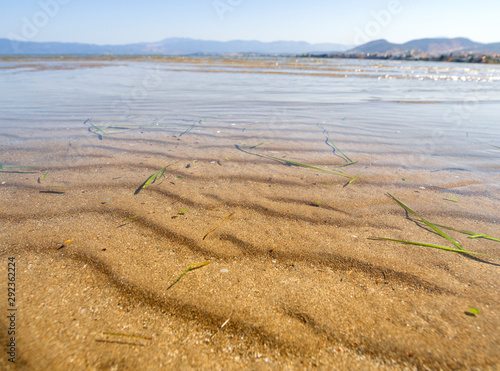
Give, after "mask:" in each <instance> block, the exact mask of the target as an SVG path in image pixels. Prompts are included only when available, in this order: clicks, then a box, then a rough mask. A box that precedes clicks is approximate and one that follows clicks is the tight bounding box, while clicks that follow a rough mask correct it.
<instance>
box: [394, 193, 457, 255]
mask: <svg viewBox="0 0 500 371" xmlns="http://www.w3.org/2000/svg"><path fill="white" fill-rule="evenodd" d="M387 195H388V196H390V197H391V198H392V199H393V200H394V201H396V202H397V203H398V205H399V206H401V207H402V208H403V209H405V210H406V211H407V212H409V213H410V214H413V215H415V216H417V217H418V218H420V220H421V221H422V222H423V223H424V224H425V225H427V226H428V227H429V228H431V229H432V230H433V231H434V232H436V233H437V234H439V235H440V236H441V237H443V238H446V239H447V240H448V241H450V242H451V243H452V244H453V245H455V246H456V247H458V248H459V249H460V250H463V248H462V245H461V244H460V243H458V242H457V241H455V240H454V239H453V238H451V237H450V236H448V235H447V234H446V233H444V232H443V231H442V230H441V229H439V228H438V227H437V226H436V225H435V224H432V223H431V222H429V221H428V220H426V219H424V218H422V217H421V216H420V215H419V214H418V213H417V212H415V211H413V210H412V209H410V208H409V207H408V206H406V205H405V204H404V203H402V202H401V201H399V200H398V199H397V198H396V197H394V196H393V195H391V194H390V193H387Z"/></svg>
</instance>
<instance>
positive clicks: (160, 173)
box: [142, 165, 170, 188]
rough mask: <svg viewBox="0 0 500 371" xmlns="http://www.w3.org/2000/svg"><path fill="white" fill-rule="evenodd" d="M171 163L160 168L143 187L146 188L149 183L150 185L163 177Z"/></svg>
mask: <svg viewBox="0 0 500 371" xmlns="http://www.w3.org/2000/svg"><path fill="white" fill-rule="evenodd" d="M169 166H170V165H167V166H165V167H164V168H162V169H160V170H158V171H157V172H156V173H154V174H153V175H151V176H150V177H149V178H148V180H146V183H144V185H143V186H142V188H146V187H147V186H148V185H150V184H151V183H154V182H156V181H157V180H158V179H161V177H163V175H164V174H165V170H167V167H169Z"/></svg>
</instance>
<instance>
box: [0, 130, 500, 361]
mask: <svg viewBox="0 0 500 371" xmlns="http://www.w3.org/2000/svg"><path fill="white" fill-rule="evenodd" d="M325 127H326V128H327V129H328V130H329V132H330V134H331V137H332V140H333V141H334V142H335V144H337V145H338V146H339V147H340V148H341V150H342V151H343V152H344V153H346V154H347V155H348V156H349V157H350V158H352V159H353V160H357V161H358V162H357V163H356V164H352V165H349V166H347V167H343V168H340V169H342V171H344V172H345V173H346V174H349V175H351V176H354V175H357V174H361V175H360V177H359V178H358V179H356V181H354V182H353V183H352V184H349V185H346V184H347V182H348V181H349V178H346V177H341V176H337V175H334V174H330V173H326V172H320V171H317V170H315V169H311V168H304V167H298V166H292V165H290V164H286V163H283V162H279V161H276V160H273V159H270V158H266V157H259V156H256V155H254V154H255V153H257V154H265V155H268V156H273V157H277V158H284V159H287V160H289V161H298V162H301V163H305V164H310V165H313V166H315V167H319V168H322V169H329V170H335V171H337V170H338V169H339V168H338V167H336V166H334V165H335V164H340V163H342V162H343V161H344V160H343V159H342V158H341V156H338V154H339V153H338V151H337V152H336V153H334V151H333V150H332V148H330V147H329V146H328V145H327V144H326V143H325V135H324V133H322V131H321V130H319V129H318V128H317V127H315V128H314V129H315V130H312V129H311V128H310V127H307V126H305V125H304V126H303V127H295V128H294V129H293V130H287V129H286V128H285V127H281V128H276V129H275V130H274V131H272V132H266V127H265V125H262V126H258V125H256V126H253V127H243V125H240V124H238V125H236V126H233V127H227V126H223V125H222V126H217V125H215V124H212V123H210V122H208V123H204V124H203V125H200V126H196V127H193V128H192V130H190V131H188V132H186V133H185V134H183V135H180V134H182V133H183V132H184V130H183V129H182V130H177V131H172V130H164V131H163V130H143V132H142V133H140V132H139V131H131V132H128V133H124V134H121V135H111V136H105V137H103V139H102V140H99V139H98V137H97V136H96V135H93V134H90V133H88V132H87V131H86V128H81V129H78V130H77V131H76V132H75V133H74V134H75V135H76V139H75V138H74V139H71V140H70V141H68V139H67V138H58V137H56V138H54V139H50V140H48V139H45V140H43V141H37V140H36V139H33V140H31V141H28V142H26V143H24V142H22V141H18V142H16V143H15V144H11V145H8V144H4V145H3V146H2V147H1V151H2V155H3V157H2V161H3V164H4V166H6V165H9V164H10V165H13V164H23V165H31V164H33V165H36V166H38V167H37V168H21V169H7V168H4V169H3V170H0V183H1V185H0V197H1V199H2V203H1V205H0V210H1V215H0V218H1V224H0V241H1V243H0V252H1V257H2V264H1V265H0V267H1V268H0V272H1V275H2V282H4V283H3V285H5V282H6V280H5V278H4V277H6V275H7V273H6V272H7V259H8V258H9V257H15V259H16V269H17V281H16V282H17V289H16V304H17V307H18V312H17V313H18V319H17V321H18V322H17V326H18V327H17V334H16V346H17V358H16V365H15V366H16V367H17V369H27V370H49V369H50V370H70V369H75V370H78V369H89V370H93V369H95V370H135V369H142V370H158V369H190V368H201V369H226V370H227V369H249V368H250V369H299V368H300V369H302V368H306V369H310V368H315V367H318V368H322V369H365V370H368V369H370V370H371V369H379V370H399V369H469V370H472V369H476V370H488V369H491V370H493V369H496V368H498V367H499V365H500V351H499V349H500V332H499V331H498V329H499V328H500V312H499V311H498V308H500V295H499V292H500V291H499V288H500V274H499V269H500V267H499V260H498V259H492V258H487V257H480V256H476V257H474V256H472V255H465V254H456V253H453V252H447V251H441V250H437V249H432V248H428V247H421V246H409V245H403V244H398V243H395V242H389V241H376V240H372V239H370V237H374V236H376V237H386V238H395V239H403V240H410V241H421V242H426V243H431V244H438V245H444V246H449V247H453V245H452V244H451V243H449V242H448V241H446V240H445V239H443V238H442V237H440V236H439V235H437V234H435V233H432V232H431V231H429V230H428V229H426V228H424V227H422V226H419V225H418V224H417V223H415V222H412V221H410V220H409V219H408V218H406V215H405V211H404V210H403V209H402V208H401V207H400V206H398V205H397V204H396V203H395V202H394V200H392V199H391V198H390V197H388V196H387V195H386V193H388V192H389V193H391V194H392V195H394V196H395V197H397V198H398V199H399V200H401V201H403V202H404V203H406V204H407V205H409V206H410V207H411V208H413V210H415V211H417V212H419V213H420V214H421V215H422V216H423V217H424V218H426V219H427V220H430V221H432V222H434V223H438V224H442V225H447V226H451V227H454V228H456V229H464V230H472V231H474V232H477V233H488V234H491V235H492V236H495V237H499V235H500V228H499V225H498V223H499V222H500V219H499V214H498V201H499V193H498V184H500V176H499V175H498V166H499V162H498V153H499V151H498V149H496V148H494V147H491V146H487V145H484V144H481V143H477V142H468V143H472V144H469V145H468V147H467V155H464V152H463V146H461V143H460V141H457V142H448V144H447V145H443V146H442V147H440V148H439V150H437V151H436V152H434V154H433V155H426V152H425V151H422V150H421V147H420V142H419V139H418V138H416V137H415V136H412V135H408V136H407V137H404V138H401V136H398V134H395V133H396V132H395V131H394V132H393V131H391V130H390V128H388V130H387V133H386V134H385V135H383V136H381V137H379V138H378V140H377V141H373V140H371V139H370V137H369V136H368V135H367V136H365V137H364V136H362V135H358V136H356V135H351V134H349V132H348V131H346V130H341V128H339V127H336V126H334V125H330V126H329V125H325ZM185 128H186V129H188V128H189V126H186V127H185ZM245 129H246V130H245ZM460 140H466V139H460ZM262 141H266V142H265V143H264V144H262V145H260V146H258V147H255V148H253V149H248V148H245V147H243V145H246V146H247V147H252V146H254V145H257V144H259V143H260V142H262ZM70 143H71V145H69V144H70ZM235 145H238V146H239V148H240V149H242V150H239V149H238V148H237V147H236V146H235ZM252 153H254V154H252ZM416 153H419V155H418V156H417V155H416ZM285 156H286V157H285ZM450 164H452V165H450ZM456 164H460V166H457V165H456ZM167 165H170V166H169V167H168V168H167V169H166V172H165V176H164V178H162V179H159V180H158V181H156V182H155V183H153V184H150V185H149V186H148V187H147V188H144V189H140V191H139V192H138V193H137V194H134V193H136V191H137V190H138V188H139V186H140V185H141V184H144V182H145V181H146V180H147V179H148V178H149V177H150V176H151V175H152V174H153V173H155V172H156V171H158V170H159V169H161V168H163V167H164V166H167ZM45 174H47V176H46V177H45V179H43V177H44V175H45ZM39 178H40V182H38V181H37V180H38V179H39ZM53 186H57V187H56V188H52V187H53ZM448 196H451V197H448ZM185 209H187V210H185ZM181 210H183V211H182V212H181V213H179V212H180V211H181ZM231 213H234V215H233V217H231V218H230V219H228V220H227V221H226V222H224V223H223V224H222V225H221V226H220V227H219V228H217V229H216V230H214V231H213V232H212V233H211V234H209V235H208V236H207V237H206V238H205V239H203V236H204V235H205V234H206V233H207V232H208V231H210V230H211V229H212V228H214V227H215V226H217V225H218V224H219V223H221V222H222V221H223V220H224V219H225V218H226V217H227V216H228V215H230V214H231ZM136 215H139V216H137V217H134V218H132V219H128V220H125V219H126V218H129V217H132V216H136ZM449 233H450V235H452V236H453V237H454V238H456V239H457V240H459V241H460V242H462V244H463V247H464V248H465V249H467V250H472V251H476V252H479V253H483V254H488V255H493V256H500V249H499V247H500V244H499V243H498V242H495V241H490V240H485V239H481V238H477V239H468V238H467V236H466V235H464V234H460V233H456V232H449ZM68 240H71V241H69V242H65V241H68ZM202 262H210V264H209V265H206V266H204V267H202V268H199V269H196V270H193V271H190V272H188V273H187V274H186V275H184V276H183V277H182V279H181V280H179V282H177V283H176V284H175V285H174V286H172V287H171V288H170V289H168V290H167V288H168V287H169V286H170V285H171V283H172V282H173V281H175V279H176V278H177V277H179V276H180V275H181V274H182V273H183V272H184V271H185V270H186V269H187V268H188V267H189V266H190V265H192V264H195V263H202ZM1 301H2V316H3V314H5V313H6V312H5V306H6V298H5V297H4V298H3V299H2V300H1ZM470 307H472V308H476V309H478V310H479V312H480V314H479V315H477V316H475V317H474V316H471V315H470V313H466V312H469V308H470ZM468 314H469V315H468ZM7 327H8V323H7V322H6V320H5V318H4V316H3V319H2V321H1V328H0V341H1V343H2V344H6V343H8V336H7ZM0 367H1V368H2V369H16V367H13V365H12V364H10V363H9V362H7V359H6V355H5V353H4V354H3V355H2V357H0Z"/></svg>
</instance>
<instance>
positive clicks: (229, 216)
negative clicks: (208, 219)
mask: <svg viewBox="0 0 500 371" xmlns="http://www.w3.org/2000/svg"><path fill="white" fill-rule="evenodd" d="M234 214H235V212H232V213H231V214H229V215H228V216H226V218H225V219H224V220H223V221H222V222H220V223H219V224H217V226H216V227H214V228H212V229H211V230H210V231H208V232H207V234H206V235H204V236H203V238H202V240H204V239H205V238H207V236H208V235H209V234H210V233H212V232H213V231H215V230H216V229H217V228H219V227H220V226H221V225H222V224H224V223H225V222H226V221H228V220H229V219H230V218H231V217H232V216H233V215H234Z"/></svg>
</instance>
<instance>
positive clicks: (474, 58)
mask: <svg viewBox="0 0 500 371" xmlns="http://www.w3.org/2000/svg"><path fill="white" fill-rule="evenodd" d="M297 57H301V58H339V59H374V60H377V59H378V60H391V61H422V62H451V63H482V64H500V56H495V57H492V56H491V55H482V54H470V55H465V56H460V55H456V54H448V55H447V54H441V55H439V56H422V57H418V56H413V55H391V54H387V55H384V54H370V53H368V54H346V53H342V54H314V53H307V54H301V55H300V56H297Z"/></svg>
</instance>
